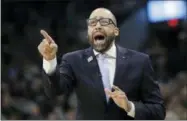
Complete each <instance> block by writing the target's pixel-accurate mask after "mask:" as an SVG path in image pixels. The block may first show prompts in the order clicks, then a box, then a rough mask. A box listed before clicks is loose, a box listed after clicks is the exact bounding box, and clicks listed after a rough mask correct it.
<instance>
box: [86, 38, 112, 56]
mask: <svg viewBox="0 0 187 121" xmlns="http://www.w3.org/2000/svg"><path fill="white" fill-rule="evenodd" d="M114 40H115V36H108V37H106V38H105V40H104V41H105V43H103V44H100V45H98V44H97V45H96V44H95V43H94V41H95V40H94V39H93V38H91V37H89V43H90V45H91V46H92V47H93V49H94V50H95V51H97V52H100V53H104V52H106V51H107V50H109V49H110V47H111V46H112V43H113V41H114Z"/></svg>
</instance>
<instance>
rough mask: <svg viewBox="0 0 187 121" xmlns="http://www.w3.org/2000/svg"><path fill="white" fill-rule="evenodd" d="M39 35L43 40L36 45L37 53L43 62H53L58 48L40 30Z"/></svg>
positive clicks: (45, 33) (44, 32)
mask: <svg viewBox="0 0 187 121" xmlns="http://www.w3.org/2000/svg"><path fill="white" fill-rule="evenodd" d="M40 33H41V34H42V35H43V37H44V39H43V40H42V42H41V43H40V44H39V45H38V51H39V53H40V54H41V55H42V56H43V58H44V59H45V60H47V61H49V60H53V59H54V58H55V57H56V53H57V50H58V46H57V44H56V43H55V41H54V40H53V39H52V37H50V36H49V35H48V33H47V32H46V31H45V30H41V31H40Z"/></svg>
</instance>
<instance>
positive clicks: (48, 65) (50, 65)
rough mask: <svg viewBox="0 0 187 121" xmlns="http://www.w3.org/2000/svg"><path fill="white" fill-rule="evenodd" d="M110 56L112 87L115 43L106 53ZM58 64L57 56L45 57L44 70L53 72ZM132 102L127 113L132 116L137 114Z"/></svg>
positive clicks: (108, 59)
mask: <svg viewBox="0 0 187 121" xmlns="http://www.w3.org/2000/svg"><path fill="white" fill-rule="evenodd" d="M93 52H94V54H95V55H96V57H97V55H98V54H99V52H97V51H95V50H93ZM105 54H106V55H107V56H108V58H107V61H108V64H109V66H108V67H109V75H110V76H109V80H110V85H111V87H112V86H113V82H114V75H115V68H116V46H115V44H114V43H113V44H112V47H111V48H110V49H109V50H108V51H106V53H105ZM56 66H57V60H56V58H55V59H53V60H50V61H46V60H45V59H43V69H44V71H45V72H46V73H47V74H49V75H50V74H52V73H53V72H54V71H55V69H56ZM130 103H131V107H132V108H131V110H130V111H129V112H128V113H127V114H128V115H129V116H131V117H134V116H135V106H134V104H133V103H132V102H130Z"/></svg>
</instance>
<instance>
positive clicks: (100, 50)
mask: <svg viewBox="0 0 187 121" xmlns="http://www.w3.org/2000/svg"><path fill="white" fill-rule="evenodd" d="M94 49H95V50H96V51H97V52H104V51H105V50H106V49H107V47H106V46H105V45H94Z"/></svg>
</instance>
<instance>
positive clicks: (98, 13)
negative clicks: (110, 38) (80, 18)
mask: <svg viewBox="0 0 187 121" xmlns="http://www.w3.org/2000/svg"><path fill="white" fill-rule="evenodd" d="M101 17H102V18H110V19H112V21H113V22H114V24H115V25H116V26H117V21H116V18H115V16H114V14H113V13H112V12H111V11H110V10H108V9H106V8H97V9H95V10H94V11H93V12H92V13H91V14H90V17H89V18H101Z"/></svg>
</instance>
